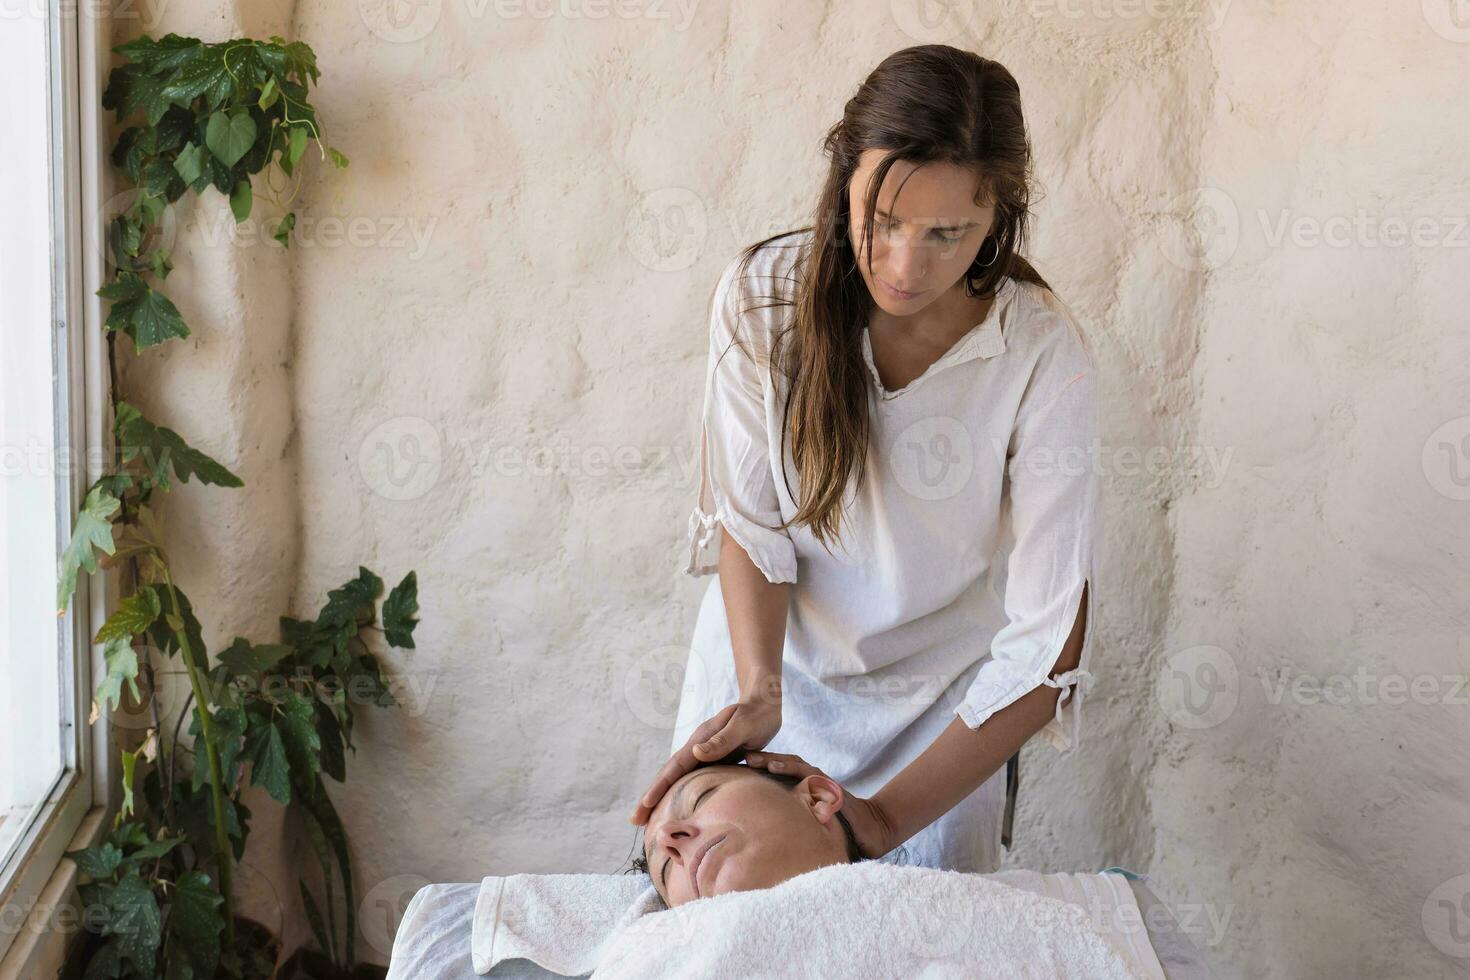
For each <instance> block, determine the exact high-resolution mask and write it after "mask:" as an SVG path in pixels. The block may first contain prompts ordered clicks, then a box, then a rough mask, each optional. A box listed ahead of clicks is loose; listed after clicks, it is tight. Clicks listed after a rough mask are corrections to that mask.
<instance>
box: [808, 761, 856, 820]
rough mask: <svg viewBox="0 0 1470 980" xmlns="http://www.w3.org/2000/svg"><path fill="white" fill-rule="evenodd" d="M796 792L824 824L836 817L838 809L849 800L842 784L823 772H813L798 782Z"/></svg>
mask: <svg viewBox="0 0 1470 980" xmlns="http://www.w3.org/2000/svg"><path fill="white" fill-rule="evenodd" d="M796 793H797V796H798V798H799V799H801V800H802V801H803V802H804V803H806V805H807V806H809V807H810V808H811V811H812V814H813V816H815V817H816V818H817V820H819V821H820V822H822V823H824V824H825V823H829V822H830V821H832V820H833V819H835V818H836V816H837V811H838V810H841V809H842V804H843V803H844V802H846V800H847V794H846V792H844V791H843V789H842V785H841V784H840V783H838V782H837V780H835V779H833V778H831V777H830V776H824V775H822V774H821V773H812V774H811V775H810V776H807V777H806V778H805V779H803V780H802V781H801V782H800V783H798V784H797V787H796Z"/></svg>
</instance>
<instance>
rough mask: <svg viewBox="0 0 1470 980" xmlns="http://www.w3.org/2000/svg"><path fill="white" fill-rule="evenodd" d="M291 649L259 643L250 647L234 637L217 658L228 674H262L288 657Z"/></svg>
mask: <svg viewBox="0 0 1470 980" xmlns="http://www.w3.org/2000/svg"><path fill="white" fill-rule="evenodd" d="M291 652H292V651H291V648H290V647H288V646H286V645H285V644H280V643H260V644H255V645H252V644H251V643H250V641H249V640H247V639H245V638H244V637H243V636H237V637H235V642H234V643H231V644H230V646H229V648H228V649H226V650H223V651H221V652H220V654H219V657H218V658H217V659H218V660H219V662H220V663H221V664H223V665H224V666H225V667H227V668H229V672H230V673H231V674H233V675H235V676H237V677H238V676H240V675H243V674H263V673H265V672H266V671H268V670H270V669H271V668H272V667H274V666H275V665H276V664H278V663H280V662H281V660H282V659H284V658H285V657H288V656H290V654H291Z"/></svg>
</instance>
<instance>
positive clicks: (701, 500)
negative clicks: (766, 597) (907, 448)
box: [684, 257, 796, 582]
mask: <svg viewBox="0 0 1470 980" xmlns="http://www.w3.org/2000/svg"><path fill="white" fill-rule="evenodd" d="M739 267H740V258H739V257H737V258H736V259H735V260H734V261H732V262H731V263H730V264H729V265H728V266H727V267H726V268H725V271H724V273H723V274H722V275H721V276H720V281H719V285H718V286H717V287H716V289H715V298H714V305H713V308H712V310H711V313H710V331H709V334H710V346H709V360H708V367H707V370H706V373H705V391H704V407H703V410H702V412H701V415H700V440H699V441H700V477H699V491H698V496H697V497H696V500H695V504H694V510H693V511H692V512H691V513H690V515H689V529H688V534H689V560H688V564H687V566H686V567H685V569H684V571H685V572H686V573H687V574H690V575H708V574H710V573H712V572H716V571H718V569H719V556H720V534H719V528H720V526H721V525H723V526H724V528H725V530H727V531H729V532H730V537H732V538H733V539H735V541H736V542H738V543H739V544H740V547H741V548H743V549H744V550H745V553H746V554H747V555H749V556H750V560H751V561H752V562H754V563H755V566H756V567H757V568H759V569H760V570H761V573H762V574H763V575H765V577H766V580H767V581H769V582H795V581H796V547H795V545H794V544H793V543H792V541H791V536H790V534H788V533H787V532H786V530H785V529H779V528H775V527H774V525H777V524H779V523H780V522H781V519H782V518H781V508H780V503H779V500H778V498H777V496H776V481H775V473H774V472H773V470H772V464H771V460H772V458H773V456H774V454H773V453H772V449H771V447H772V441H771V440H772V438H773V435H772V433H770V432H769V431H768V429H769V426H768V424H767V418H768V415H767V411H766V405H767V397H768V392H769V371H768V368H767V367H766V364H767V363H768V362H767V356H768V355H767V351H766V344H765V343H764V338H762V337H759V336H757V335H758V334H759V333H760V331H761V326H760V320H759V317H757V316H754V315H748V314H742V313H741V309H742V307H743V306H745V305H746V304H743V303H742V301H741V296H742V294H743V292H744V290H742V289H740V288H738V285H739V284H738V282H737V276H738V270H739ZM742 324H750V328H749V329H744V328H743V327H742V328H741V329H738V330H737V327H741V325H742ZM737 334H738V342H735V343H733V344H732V341H736V338H737Z"/></svg>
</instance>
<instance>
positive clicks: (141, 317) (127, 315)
mask: <svg viewBox="0 0 1470 980" xmlns="http://www.w3.org/2000/svg"><path fill="white" fill-rule="evenodd" d="M147 200H150V196H149V195H144V197H143V198H141V199H140V202H139V203H140V204H141V203H142V202H143V201H147ZM97 295H98V296H101V297H102V298H103V299H110V300H112V309H111V311H110V312H109V313H108V314H107V324H106V326H107V329H109V330H121V331H123V332H124V333H126V334H127V335H128V336H129V337H131V338H132V340H133V346H135V347H136V348H138V350H146V349H147V348H149V347H153V346H156V345H158V344H161V343H163V342H164V341H165V340H171V339H173V338H175V337H177V338H180V339H182V338H184V337H187V336H189V328H188V326H187V325H186V324H185V323H184V318H183V317H182V316H180V315H179V311H178V308H177V307H176V306H174V304H173V303H171V302H169V299H168V297H167V296H165V295H163V294H162V293H160V292H158V291H157V290H156V289H154V288H153V287H151V286H149V285H148V283H146V282H144V281H143V278H142V277H141V276H139V275H137V274H136V273H133V272H119V273H118V275H117V278H116V279H114V280H113V281H112V282H110V283H108V284H107V285H105V286H103V287H102V288H101V289H99V290H97Z"/></svg>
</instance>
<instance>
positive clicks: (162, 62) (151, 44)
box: [112, 34, 204, 72]
mask: <svg viewBox="0 0 1470 980" xmlns="http://www.w3.org/2000/svg"><path fill="white" fill-rule="evenodd" d="M203 48H204V43H203V42H202V41H200V40H199V39H198V38H197V37H180V36H179V35H177V34H166V35H164V36H163V37H162V38H160V39H159V40H157V41H155V40H153V39H152V38H151V37H148V36H147V35H144V36H142V37H139V38H137V39H135V40H132V41H128V42H127V43H126V44H119V45H117V46H116V47H115V48H113V49H112V50H114V51H116V52H117V53H118V54H120V55H122V56H123V57H125V58H127V59H128V60H129V61H134V62H137V64H138V65H139V66H140V67H142V68H144V69H146V70H147V71H149V72H161V71H173V70H174V69H176V68H178V67H180V66H182V65H184V64H186V63H187V62H189V61H190V60H191V59H193V58H196V57H198V55H199V52H200V51H202V50H203Z"/></svg>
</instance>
